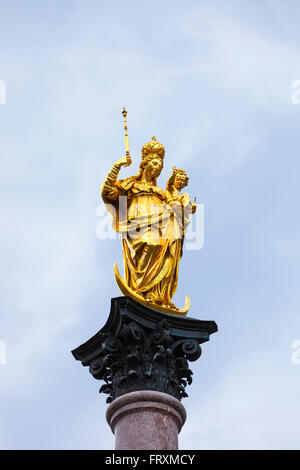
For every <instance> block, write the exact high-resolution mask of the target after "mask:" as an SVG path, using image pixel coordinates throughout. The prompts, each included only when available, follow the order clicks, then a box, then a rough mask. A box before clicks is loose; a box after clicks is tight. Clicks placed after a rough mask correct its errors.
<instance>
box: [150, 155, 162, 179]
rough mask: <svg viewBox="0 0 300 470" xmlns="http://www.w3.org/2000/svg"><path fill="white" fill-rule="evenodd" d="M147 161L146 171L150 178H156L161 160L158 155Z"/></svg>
mask: <svg viewBox="0 0 300 470" xmlns="http://www.w3.org/2000/svg"><path fill="white" fill-rule="evenodd" d="M153 157H154V158H153V159H152V160H150V161H149V162H148V163H147V167H146V171H147V173H148V175H150V176H151V177H152V178H157V177H158V176H159V175H160V174H161V170H162V167H163V162H162V160H161V159H160V158H159V157H155V156H153Z"/></svg>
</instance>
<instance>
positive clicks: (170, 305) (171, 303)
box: [163, 301, 179, 310]
mask: <svg viewBox="0 0 300 470" xmlns="http://www.w3.org/2000/svg"><path fill="white" fill-rule="evenodd" d="M163 307H165V308H172V309H174V310H179V308H178V307H176V305H175V304H173V302H171V301H169V302H168V303H166V304H163Z"/></svg>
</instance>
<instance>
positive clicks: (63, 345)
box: [0, 0, 300, 449]
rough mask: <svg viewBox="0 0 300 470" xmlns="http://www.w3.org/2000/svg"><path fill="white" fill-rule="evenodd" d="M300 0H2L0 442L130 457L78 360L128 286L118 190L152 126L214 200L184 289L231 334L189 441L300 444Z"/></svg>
mask: <svg viewBox="0 0 300 470" xmlns="http://www.w3.org/2000/svg"><path fill="white" fill-rule="evenodd" d="M299 15H300V6H299V2H298V1H297V0H295V1H293V0H288V1H287V0H269V1H267V0H265V1H262V0H251V1H250V0H248V1H242V0H238V1H234V0H231V1H229V2H225V1H215V0H210V1H199V0H198V1H187V2H179V1H174V0H172V1H170V0H167V1H164V2H157V1H152V2H151V3H149V2H143V1H137V0H134V1H128V2H121V1H113V2H104V1H92V0H88V1H85V2H82V1H69V0H65V1H64V2H58V1H51V2H50V1H44V2H37V1H26V2H22V1H13V0H10V1H0V16H1V29H0V80H3V81H5V83H6V89H7V96H6V104H5V105H0V142H1V147H0V151H1V157H2V168H1V174H0V179H1V192H2V197H1V199H0V201H1V232H0V242H1V271H0V276H1V284H0V286H1V287H0V289H1V295H0V299H1V300H0V305H1V317H0V340H3V341H5V343H6V353H7V364H6V365H0V414H1V420H0V447H1V448H3V449H32V448H36V449H89V448H102V449H111V448H113V445H114V438H113V435H112V434H111V431H110V429H109V428H108V426H107V424H106V422H105V409H106V404H105V396H101V395H98V388H99V387H100V383H98V382H97V381H95V380H94V379H93V378H92V377H91V376H90V374H89V373H88V370H87V369H83V368H82V367H81V365H80V364H79V363H77V362H76V361H75V360H74V359H73V357H72V356H71V353H70V351H71V350H72V349H74V348H75V347H77V346H78V345H79V344H81V343H82V342H84V341H86V340H87V339H88V338H89V337H90V336H91V335H93V334H94V333H95V332H96V331H97V330H98V329H100V328H101V327H102V326H103V324H104V323H105V321H106V318H107V315H108V313H109V307H110V298H111V297H115V296H118V295H120V292H119V291H118V288H117V286H116V284H115V282H114V279H113V262H114V261H115V260H117V261H118V264H119V266H121V247H120V243H118V241H115V240H104V241H100V240H99V239H97V237H96V225H97V221H98V220H97V217H96V209H97V206H98V204H99V203H100V194H99V187H100V184H101V182H102V180H103V178H104V177H105V175H106V173H107V171H108V170H109V168H110V167H111V165H112V163H113V162H114V161H115V160H117V159H118V158H120V157H121V156H123V155H124V140H123V123H122V116H121V109H122V106H123V105H125V106H126V108H127V110H128V128H129V138H130V147H131V153H132V157H133V165H132V166H131V167H130V168H127V169H123V170H122V177H126V176H129V175H130V174H135V173H136V171H137V168H138V164H139V161H140V149H141V147H142V145H143V144H144V143H145V142H147V141H148V140H149V139H150V138H151V136H152V135H155V136H156V137H157V138H158V139H159V140H160V141H161V142H162V143H163V144H164V146H165V148H166V157H165V167H164V172H163V174H162V175H161V177H160V180H159V185H160V186H161V187H164V186H165V183H166V180H167V178H168V176H169V174H170V171H171V168H172V166H173V165H176V166H178V167H181V168H184V169H186V170H187V171H188V173H189V176H190V185H189V188H188V189H189V192H190V193H191V195H192V196H194V195H196V196H197V201H198V202H201V203H203V204H204V205H205V244H204V247H203V249H202V250H201V251H197V252H192V251H187V252H185V254H184V258H183V260H182V262H181V266H180V278H179V288H178V292H177V293H176V295H175V297H174V300H175V302H177V303H178V304H180V305H181V304H183V302H184V296H185V294H187V293H188V294H189V295H190V298H191V302H192V307H191V311H190V315H191V316H193V317H196V318H200V319H211V320H215V321H216V322H217V323H218V325H219V333H217V334H215V335H213V336H212V337H211V341H210V343H207V344H205V345H204V347H203V355H202V357H201V359H200V360H199V361H198V362H197V363H195V364H193V370H194V383H193V384H192V386H191V387H190V388H189V390H188V393H189V395H190V397H189V398H188V399H186V400H184V401H183V404H184V405H185V407H186V409H187V413H188V420H187V423H186V425H185V427H184V429H183V431H182V433H181V435H180V447H181V448H182V449H230V448H268V449H270V448H272V449H273V448H275V449H276V448H299V420H300V404H299V395H300V365H298V366H296V365H293V364H292V362H291V355H292V352H293V350H292V349H291V345H292V342H293V341H294V340H296V339H300V321H299V311H300V300H299V275H300V242H299V239H300V223H299V192H300V190H299V170H300V163H299V150H298V149H299V143H300V142H299V141H300V138H299V124H300V105H294V104H292V102H291V94H292V83H293V81H295V80H297V79H298V80H299V79H300V32H299Z"/></svg>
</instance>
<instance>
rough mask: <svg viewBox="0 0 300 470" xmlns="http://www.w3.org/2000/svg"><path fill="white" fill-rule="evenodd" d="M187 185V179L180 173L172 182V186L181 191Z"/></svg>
mask: <svg viewBox="0 0 300 470" xmlns="http://www.w3.org/2000/svg"><path fill="white" fill-rule="evenodd" d="M186 185H187V177H186V176H185V175H183V174H182V173H177V175H176V176H175V180H174V186H175V188H176V189H178V190H181V189H182V188H184V187H185V186H186Z"/></svg>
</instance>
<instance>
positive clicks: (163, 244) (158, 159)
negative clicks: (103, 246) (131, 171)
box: [101, 138, 195, 315]
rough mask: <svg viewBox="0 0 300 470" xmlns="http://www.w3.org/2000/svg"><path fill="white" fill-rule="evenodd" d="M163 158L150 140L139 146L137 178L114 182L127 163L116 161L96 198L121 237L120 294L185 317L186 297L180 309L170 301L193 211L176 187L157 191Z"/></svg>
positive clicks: (175, 285)
mask: <svg viewBox="0 0 300 470" xmlns="http://www.w3.org/2000/svg"><path fill="white" fill-rule="evenodd" d="M147 145H148V147H147ZM149 148H150V151H148V149H149ZM154 152H155V153H154ZM163 156H164V149H163V147H162V146H161V144H159V142H157V141H156V139H155V138H152V142H149V143H148V144H146V146H144V147H143V159H142V163H141V165H140V171H139V174H138V175H136V176H133V177H130V178H127V179H125V180H119V181H118V180H117V177H118V173H119V170H120V168H121V166H122V165H126V159H121V160H120V161H119V162H117V163H116V164H115V165H114V166H113V168H112V170H111V172H110V173H109V175H108V176H107V178H106V180H105V182H104V184H103V185H102V189H101V194H102V198H103V200H104V202H105V203H106V205H107V208H108V210H109V211H110V213H111V214H112V216H113V227H114V229H115V230H116V231H117V232H119V233H120V234H121V238H122V248H123V260H124V274H125V281H124V280H123V279H122V278H121V276H120V274H119V272H118V269H117V267H116V266H115V275H116V280H117V282H118V285H119V287H120V288H121V290H122V292H123V293H124V294H125V295H130V296H132V297H134V298H135V299H136V300H137V301H139V302H141V303H144V304H146V305H148V306H151V307H153V308H155V309H157V310H160V311H164V312H166V313H175V314H181V315H184V314H186V312H187V310H188V308H189V299H188V298H187V300H186V305H185V307H184V308H183V309H181V310H179V309H178V308H177V307H176V306H175V305H174V304H173V303H172V301H171V299H172V297H173V295H174V293H175V291H176V288H177V280H178V269H179V261H180V258H181V256H182V246H183V241H184V234H185V230H186V227H187V225H188V223H189V215H190V213H191V212H194V209H195V208H194V207H192V206H193V205H192V204H191V203H190V200H189V197H188V195H187V194H185V195H180V188H179V187H178V188H175V187H174V191H175V193H174V194H172V197H170V192H171V193H172V188H171V189H170V188H169V189H170V191H167V192H164V191H163V190H162V189H160V188H158V187H157V185H156V179H157V177H158V176H159V174H160V172H161V170H162V167H163ZM176 171H178V170H176ZM173 179H174V178H173ZM177 179H178V178H177ZM184 185H185V184H183V186H184ZM181 186H182V185H181Z"/></svg>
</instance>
